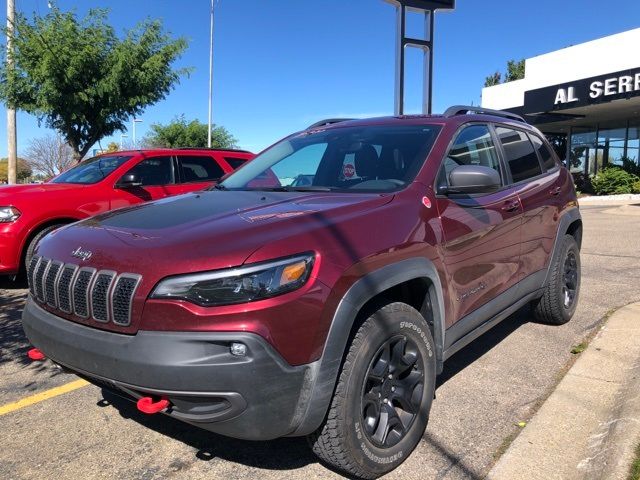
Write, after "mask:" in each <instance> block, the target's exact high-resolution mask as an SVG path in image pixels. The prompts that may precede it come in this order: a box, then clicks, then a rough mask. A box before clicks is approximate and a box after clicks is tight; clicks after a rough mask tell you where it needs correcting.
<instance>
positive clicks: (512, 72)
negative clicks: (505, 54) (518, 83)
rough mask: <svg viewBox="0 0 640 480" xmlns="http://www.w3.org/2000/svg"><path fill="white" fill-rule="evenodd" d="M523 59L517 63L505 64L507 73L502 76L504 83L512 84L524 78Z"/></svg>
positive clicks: (510, 61)
mask: <svg viewBox="0 0 640 480" xmlns="http://www.w3.org/2000/svg"><path fill="white" fill-rule="evenodd" d="M524 65H525V63H524V58H523V59H522V60H519V61H515V60H509V61H508V62H507V73H506V75H505V76H504V81H505V83H506V82H512V81H514V80H521V79H523V78H524Z"/></svg>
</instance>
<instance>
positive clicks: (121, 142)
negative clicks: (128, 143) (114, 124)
mask: <svg viewBox="0 0 640 480" xmlns="http://www.w3.org/2000/svg"><path fill="white" fill-rule="evenodd" d="M128 137H129V135H127V134H126V133H121V134H120V150H122V149H123V148H124V141H123V139H125V138H128Z"/></svg>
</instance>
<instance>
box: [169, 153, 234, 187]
mask: <svg viewBox="0 0 640 480" xmlns="http://www.w3.org/2000/svg"><path fill="white" fill-rule="evenodd" d="M178 160H179V161H180V165H182V178H183V180H184V182H185V183H188V182H206V181H208V180H217V179H219V178H220V177H221V176H222V175H224V170H222V167H221V166H220V165H218V162H216V161H215V160H214V159H213V158H211V157H189V156H179V157H178Z"/></svg>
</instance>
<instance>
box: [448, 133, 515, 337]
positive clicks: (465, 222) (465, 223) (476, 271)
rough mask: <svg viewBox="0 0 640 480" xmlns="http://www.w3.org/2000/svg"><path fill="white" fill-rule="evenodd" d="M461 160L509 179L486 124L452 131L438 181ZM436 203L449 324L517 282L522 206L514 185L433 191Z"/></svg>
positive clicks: (505, 181)
mask: <svg viewBox="0 0 640 480" xmlns="http://www.w3.org/2000/svg"><path fill="white" fill-rule="evenodd" d="M461 165H480V166H484V167H488V168H493V169H494V170H496V171H497V172H498V173H499V174H500V178H501V180H502V185H503V186H504V185H507V183H508V181H507V178H506V175H505V171H504V168H503V167H502V165H501V162H500V160H499V156H498V150H497V148H496V146H495V142H494V139H493V135H492V134H491V130H490V129H489V127H488V126H487V125H484V124H473V125H469V126H466V127H464V128H463V129H462V130H461V131H460V132H459V133H458V134H457V135H456V139H455V141H454V142H453V145H452V147H451V148H450V150H449V151H448V153H447V156H446V157H445V158H444V159H443V162H442V166H441V170H440V175H439V179H438V184H439V185H443V186H446V185H448V177H449V175H450V173H451V172H452V171H453V170H455V169H456V168H457V167H458V166H461ZM436 204H437V208H438V213H439V215H440V221H441V223H442V230H443V234H444V242H443V243H442V244H441V247H440V248H441V251H442V258H443V262H444V265H445V270H446V275H447V282H446V288H447V289H448V292H449V303H450V305H448V308H447V315H446V324H447V327H450V326H451V325H453V323H455V322H457V321H458V320H460V319H461V318H462V317H464V316H465V315H468V314H469V313H471V312H473V311H474V310H476V309H477V308H479V307H481V306H482V305H484V304H486V303H487V302H488V301H489V300H491V299H493V298H495V297H496V296H497V295H498V294H500V293H502V292H504V291H505V290H507V289H508V288H509V287H511V286H513V285H515V284H516V283H517V281H518V273H519V261H520V240H521V235H522V231H521V229H522V225H521V224H522V206H521V204H520V200H519V198H518V195H517V193H516V192H515V189H513V188H505V187H503V188H502V189H501V190H500V191H498V192H495V193H491V194H486V195H476V196H468V195H449V196H438V197H437V200H436ZM473 327H474V325H470V326H469V328H473ZM465 328H466V327H465Z"/></svg>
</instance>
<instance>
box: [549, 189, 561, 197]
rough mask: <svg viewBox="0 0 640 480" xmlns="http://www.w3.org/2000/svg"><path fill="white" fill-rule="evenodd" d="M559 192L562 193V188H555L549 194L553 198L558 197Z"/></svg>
mask: <svg viewBox="0 0 640 480" xmlns="http://www.w3.org/2000/svg"><path fill="white" fill-rule="evenodd" d="M561 191H562V188H560V187H556V188H554V189H553V190H551V191H550V192H549V193H550V194H551V195H553V196H554V197H555V196H556V195H560V192H561Z"/></svg>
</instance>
